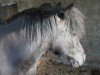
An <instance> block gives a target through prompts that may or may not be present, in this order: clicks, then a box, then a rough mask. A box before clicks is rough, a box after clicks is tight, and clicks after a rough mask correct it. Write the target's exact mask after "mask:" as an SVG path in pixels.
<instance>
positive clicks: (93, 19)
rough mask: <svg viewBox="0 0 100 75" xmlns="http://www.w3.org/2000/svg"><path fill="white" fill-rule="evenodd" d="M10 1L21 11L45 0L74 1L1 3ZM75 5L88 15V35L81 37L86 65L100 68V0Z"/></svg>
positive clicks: (81, 0) (79, 0) (82, 0)
mask: <svg viewBox="0 0 100 75" xmlns="http://www.w3.org/2000/svg"><path fill="white" fill-rule="evenodd" d="M10 1H14V2H17V3H18V10H19V11H22V10H24V9H27V8H30V7H38V6H39V5H41V4H42V3H45V2H50V3H57V2H59V1H61V2H62V3H63V4H64V5H67V4H69V3H71V2H73V0H0V3H4V2H10ZM74 6H75V7H77V8H79V10H81V11H82V13H83V14H84V15H85V17H86V19H85V26H86V28H85V29H86V35H85V36H84V37H83V39H81V43H82V45H83V48H84V50H85V52H86V55H87V59H86V63H85V64H84V65H88V66H89V67H92V68H93V69H98V68H100V0H75V5H74ZM87 62H88V64H87ZM62 75H63V74H62ZM84 75H85V74H84ZM88 75H89V74H88ZM96 75H97V74H96Z"/></svg>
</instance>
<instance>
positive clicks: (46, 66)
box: [36, 60, 91, 75]
mask: <svg viewBox="0 0 100 75" xmlns="http://www.w3.org/2000/svg"><path fill="white" fill-rule="evenodd" d="M36 75H91V72H90V71H89V70H83V69H81V68H74V69H71V68H69V67H68V66H66V65H64V64H61V63H56V62H53V61H49V60H48V61H47V60H45V61H40V62H39V63H38V69H37V73H36Z"/></svg>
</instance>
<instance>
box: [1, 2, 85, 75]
mask: <svg viewBox="0 0 100 75" xmlns="http://www.w3.org/2000/svg"><path fill="white" fill-rule="evenodd" d="M83 35H84V16H83V14H81V12H80V11H79V10H78V9H77V8H74V7H73V4H70V5H68V6H67V7H63V6H62V5H61V4H57V5H51V4H50V3H45V4H43V5H41V6H40V7H39V8H31V9H27V10H25V11H23V12H20V13H18V14H17V15H15V16H14V17H12V18H11V19H9V20H7V21H5V22H4V21H3V22H0V75H33V74H35V72H36V67H37V64H36V62H37V61H38V60H39V58H40V57H41V56H42V55H43V54H44V52H45V51H46V50H51V51H52V52H53V53H55V54H56V55H59V56H60V57H62V58H63V60H64V63H67V64H68V65H70V66H73V67H79V66H81V65H82V64H83V63H84V62H85V59H86V55H85V52H84V49H83V48H82V46H81V44H80V41H79V40H80V38H81V37H82V36H83Z"/></svg>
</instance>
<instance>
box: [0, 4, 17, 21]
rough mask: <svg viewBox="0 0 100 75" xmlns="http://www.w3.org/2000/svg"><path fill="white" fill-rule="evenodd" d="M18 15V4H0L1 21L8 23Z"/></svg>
mask: <svg viewBox="0 0 100 75" xmlns="http://www.w3.org/2000/svg"><path fill="white" fill-rule="evenodd" d="M17 13H18V9H17V3H13V2H10V3H4V4H0V20H2V21H6V20H7V19H10V18H11V17H12V16H14V15H15V14H17Z"/></svg>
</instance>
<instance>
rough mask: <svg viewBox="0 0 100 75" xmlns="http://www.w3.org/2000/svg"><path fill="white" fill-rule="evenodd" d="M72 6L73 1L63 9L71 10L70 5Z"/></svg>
mask: <svg viewBox="0 0 100 75" xmlns="http://www.w3.org/2000/svg"><path fill="white" fill-rule="evenodd" d="M73 6H74V3H71V4H69V5H68V6H67V7H65V9H64V10H65V11H66V10H71V9H72V7H73Z"/></svg>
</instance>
